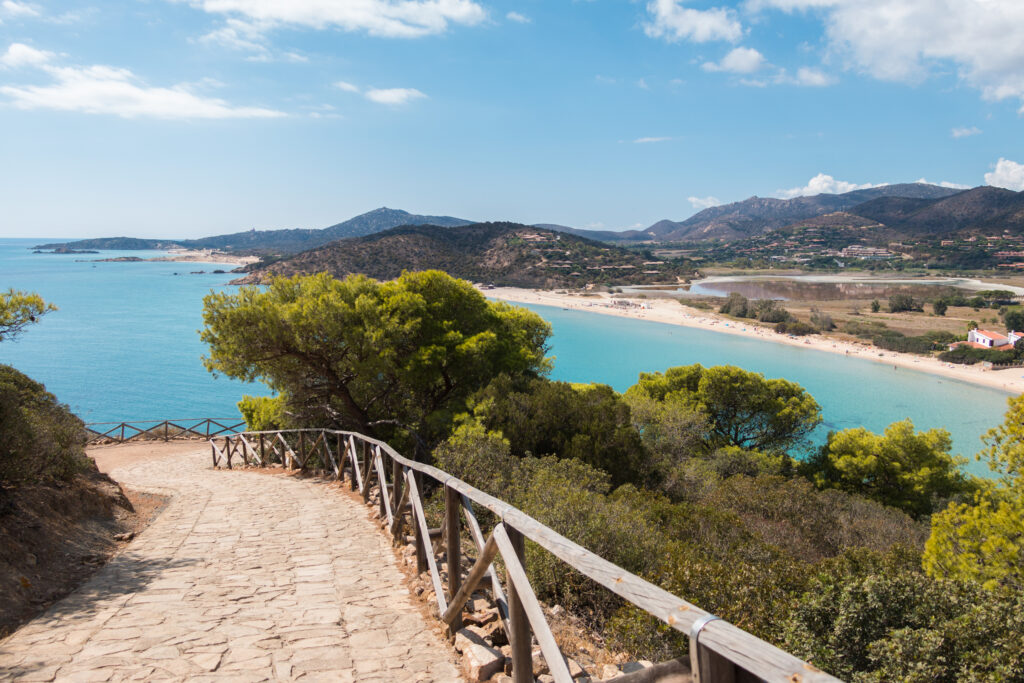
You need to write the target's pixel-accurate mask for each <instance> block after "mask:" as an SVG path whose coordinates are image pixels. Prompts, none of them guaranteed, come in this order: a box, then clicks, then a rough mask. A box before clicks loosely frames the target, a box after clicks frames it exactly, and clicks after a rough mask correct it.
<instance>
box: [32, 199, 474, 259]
mask: <svg viewBox="0 0 1024 683" xmlns="http://www.w3.org/2000/svg"><path fill="white" fill-rule="evenodd" d="M471 222H472V221H467V220H464V219H462V218H453V217H452V216H421V215H417V214H412V213H409V212H408V211H402V210H400V209H389V208H387V207H381V208H379V209H374V210H373V211H369V212H367V213H364V214H361V215H359V216H356V217H355V218H350V219H348V220H347V221H344V222H342V223H337V224H335V225H332V226H329V227H327V228H323V229H321V230H314V229H301V228H297V229H285V230H247V231H245V232H235V233H231V234H228V235H214V236H212V237H202V238H200V239H187V240H168V239H137V238H134V237H101V238H96V239H87V240H77V241H74V242H54V243H50V244H40V245H38V246H36V247H33V248H34V249H62V248H63V249H117V250H136V249H215V250H218V251H229V252H245V253H256V254H277V255H281V254H294V253H297V252H301V251H305V250H307V249H313V248H315V247H319V246H322V245H324V244H328V243H329V242H333V241H334V240H337V239H341V238H343V237H359V236H362V235H369V234H372V233H375V232H380V231H381V230H387V229H388V228H394V227H396V226H399V225H440V226H443V227H455V226H459V225H469V224H470V223H471Z"/></svg>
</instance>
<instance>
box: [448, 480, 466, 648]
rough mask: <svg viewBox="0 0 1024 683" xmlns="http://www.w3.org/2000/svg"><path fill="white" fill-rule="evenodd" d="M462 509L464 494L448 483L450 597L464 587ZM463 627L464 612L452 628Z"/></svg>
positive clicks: (456, 629) (455, 620)
mask: <svg viewBox="0 0 1024 683" xmlns="http://www.w3.org/2000/svg"><path fill="white" fill-rule="evenodd" d="M461 509H462V495H461V494H460V493H459V492H458V491H456V490H455V489H453V488H452V487H451V486H448V485H447V484H446V485H445V487H444V526H445V529H446V533H447V536H448V544H447V548H446V549H445V555H446V556H447V559H448V598H449V600H451V599H453V598H454V597H455V594H456V593H458V592H459V588H461V587H462V545H461V541H462V534H461V533H460V526H459V516H460V515H459V511H460V510H461ZM460 628H462V612H461V611H460V612H459V613H458V615H456V617H455V619H454V621H452V630H454V631H458V630H459V629H460Z"/></svg>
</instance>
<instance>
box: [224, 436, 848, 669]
mask: <svg viewBox="0 0 1024 683" xmlns="http://www.w3.org/2000/svg"><path fill="white" fill-rule="evenodd" d="M210 445H211V454H212V458H213V465H214V467H227V468H231V467H232V465H233V464H244V465H249V466H267V465H271V464H281V465H283V466H284V467H286V468H289V469H300V470H308V471H313V470H322V471H324V472H326V473H327V474H328V476H333V477H334V478H335V479H338V480H344V479H345V477H346V476H347V478H348V481H349V482H350V485H351V487H352V490H353V491H358V492H359V493H360V494H361V495H362V498H363V501H364V502H365V503H367V504H370V501H371V493H373V494H375V497H376V498H377V501H376V505H378V506H379V510H380V517H381V519H382V520H383V521H385V522H386V524H387V528H388V530H389V531H390V533H391V534H392V536H393V538H394V539H395V540H396V543H398V542H401V541H399V539H404V538H405V535H404V530H405V528H406V527H407V526H408V527H410V528H411V531H412V532H413V535H414V537H415V546H416V564H417V570H418V571H419V572H421V573H422V572H424V571H427V572H429V574H430V580H431V583H432V584H433V588H434V596H435V599H436V601H437V611H438V615H439V617H440V619H441V620H442V621H443V622H444V624H445V625H446V626H447V628H448V629H450V631H455V630H458V629H460V628H462V621H463V610H464V608H465V607H466V603H467V601H468V600H469V598H470V597H471V595H472V593H473V592H474V591H475V590H477V588H478V587H479V586H480V584H481V583H483V582H485V581H486V582H487V583H488V584H489V585H490V588H491V594H492V598H493V600H494V602H495V604H496V605H497V607H498V612H499V617H500V620H501V623H502V626H503V628H504V631H505V634H506V635H507V636H508V641H509V644H510V646H511V660H512V676H513V680H514V681H516V683H527V682H529V683H532V682H533V659H532V639H533V638H536V641H537V644H538V645H539V646H540V650H541V653H542V654H543V657H544V659H545V661H546V663H547V665H548V668H549V671H550V674H551V675H552V676H553V677H554V679H555V681H557V682H558V683H572V681H573V679H572V676H571V675H570V673H569V667H568V664H567V662H566V659H565V657H564V656H563V654H562V652H561V651H560V649H559V647H558V644H557V643H556V642H555V638H554V636H553V635H552V632H551V628H550V627H549V625H548V623H547V620H546V618H545V616H544V612H543V610H542V609H541V605H540V602H539V601H538V600H537V596H536V595H535V594H534V591H533V588H532V586H531V585H530V581H529V578H528V577H527V574H526V570H525V567H524V554H525V553H524V551H525V540H526V539H529V540H531V541H533V542H534V543H536V544H537V545H538V546H540V547H541V548H544V549H545V550H546V551H547V552H549V553H551V554H552V555H554V556H555V557H557V558H559V559H560V560H561V561H562V562H564V563H565V564H566V565H568V566H569V567H571V568H572V569H575V570H576V571H578V572H580V573H581V574H584V575H585V576H587V577H588V578H590V579H591V580H593V581H595V582H596V583H598V584H600V585H601V586H602V587H604V588H605V589H607V590H609V591H611V592H612V593H615V594H616V595H618V596H620V597H621V598H623V599H625V600H627V601H629V602H630V603H632V604H633V605H636V606H637V607H639V608H641V609H643V610H644V611H646V612H647V613H648V614H651V615H653V616H655V617H657V618H658V619H660V620H661V621H662V622H664V623H666V624H668V625H669V626H670V627H671V628H673V629H675V630H677V631H680V632H681V633H684V634H686V635H687V636H688V638H689V642H690V656H689V667H686V663H685V660H682V659H680V660H672V661H670V662H665V663H663V664H659V665H656V666H655V667H653V668H650V669H647V670H645V671H644V672H639V673H633V674H625V675H623V676H621V677H619V678H617V679H615V680H617V681H621V682H622V683H627V682H629V681H656V680H659V679H661V678H662V677H666V678H667V677H669V676H678V675H679V674H680V673H689V674H690V675H691V676H692V680H693V681H695V682H700V683H710V682H712V681H713V682H715V683H719V682H721V683H733V682H740V683H745V682H747V681H779V682H782V681H786V682H789V683H811V682H814V683H818V682H824V681H836V680H838V679H836V678H834V677H833V676H831V675H829V674H827V673H824V672H822V671H820V670H818V669H817V668H815V667H814V666H813V665H811V664H809V663H807V662H804V661H801V660H800V659H798V658H796V657H794V656H793V655H790V654H789V653H787V652H784V651H782V650H780V649H779V648H777V647H775V646H773V645H771V644H769V643H766V642H765V641H763V640H761V639H759V638H757V637H756V636H753V635H751V634H750V633H747V632H746V631H743V630H742V629H740V628H738V627H736V626H734V625H732V624H730V623H728V622H727V621H725V620H723V619H721V618H719V617H716V616H714V615H712V614H710V613H708V612H706V611H704V610H702V609H700V608H699V607H697V606H696V605H693V604H691V603H689V602H687V601H686V600H683V599H682V598H679V597H676V596H675V595H672V594H671V593H669V592H667V591H665V590H663V589H661V588H659V587H657V586H655V585H654V584H652V583H649V582H647V581H645V580H643V579H641V578H640V577H639V576H636V575H634V574H631V573H629V572H627V571H626V570H624V569H622V568H621V567H618V566H616V565H614V564H612V563H611V562H608V561H607V560H605V559H603V558H601V557H600V556H598V555H595V554H594V553H592V552H590V551H589V550H587V549H586V548H583V547H582V546H580V545H577V544H576V543H573V542H572V541H570V540H569V539H567V538H565V537H564V536H561V535H560V534H558V533H556V532H555V531H553V530H552V529H550V528H548V527H546V526H544V525H543V524H541V523H540V522H538V521H537V520H535V519H533V518H532V517H530V516H528V515H526V514H525V513H523V512H521V511H520V510H518V509H516V508H514V507H512V506H511V505H509V504H508V503H505V502H504V501H501V500H498V499H497V498H494V497H493V496H490V495H488V494H486V493H484V492H483V491H479V490H477V489H475V488H473V487H472V486H470V485H469V484H467V483H466V482H464V481H461V480H459V479H456V478H455V477H453V476H451V475H450V474H448V473H446V472H443V471H442V470H439V469H437V468H435V467H431V466H429V465H425V464H423V463H420V462H415V461H413V460H409V459H408V458H405V457H403V456H402V455H400V454H398V453H397V452H395V451H394V450H393V449H392V448H391V447H390V446H388V445H387V444H386V443H384V442H381V441H378V440H376V439H372V438H370V437H367V436H363V435H361V434H357V433H353V432H346V431H335V430H325V429H305V430H289V431H271V432H243V433H239V434H233V435H228V436H225V437H223V439H222V440H221V441H220V442H219V443H218V440H217V439H211V440H210ZM238 461H241V462H240V463H239V462H238ZM424 479H430V480H432V481H433V482H435V483H436V485H437V486H440V487H443V491H444V501H445V504H444V522H443V524H442V526H441V528H440V529H430V528H429V526H428V524H427V518H426V515H425V514H424V511H423V497H422V493H423V491H424ZM474 506H480V507H481V508H484V509H486V510H489V511H490V512H491V513H493V514H494V516H495V517H496V518H497V519H498V520H500V521H499V522H498V523H497V524H496V525H495V527H494V528H493V529H492V530H491V531H490V532H489V533H488V534H487V535H486V536H485V535H484V532H483V530H482V529H481V527H480V524H479V522H478V520H477V516H476V514H475V512H474ZM463 518H464V519H465V525H463ZM464 532H466V533H468V536H469V539H470V540H471V541H472V546H474V547H475V548H476V552H477V558H476V561H475V562H474V563H473V564H472V566H471V567H470V568H469V571H468V574H467V575H466V578H465V580H463V576H462V575H463V572H462V569H463V564H464V562H463V558H462V544H461V540H462V538H463V533H464ZM437 539H439V541H440V542H439V543H437V545H438V546H439V547H440V548H441V549H443V551H444V555H445V558H446V561H447V563H448V572H447V585H444V582H443V580H442V573H441V571H440V570H439V566H438V557H437V555H435V549H434V546H435V542H436V541H437ZM499 557H500V559H501V562H502V564H503V565H504V577H503V578H504V583H503V582H502V580H501V577H499V573H498V570H497V569H496V567H495V560H496V559H498V558H499Z"/></svg>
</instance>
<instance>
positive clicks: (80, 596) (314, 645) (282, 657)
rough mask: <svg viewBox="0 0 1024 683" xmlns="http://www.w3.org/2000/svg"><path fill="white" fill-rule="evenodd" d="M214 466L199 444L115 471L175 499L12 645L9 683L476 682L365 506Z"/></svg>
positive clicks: (288, 481) (2, 669) (286, 480)
mask: <svg viewBox="0 0 1024 683" xmlns="http://www.w3.org/2000/svg"><path fill="white" fill-rule="evenodd" d="M161 446H162V444H154V445H153V446H152V448H153V450H154V452H157V453H159V451H160V449H161ZM208 463H209V449H208V447H205V446H202V445H199V446H197V449H196V452H195V454H194V455H185V456H182V455H175V456H168V457H162V458H155V459H147V460H146V461H141V462H137V463H135V464H131V465H128V466H126V467H122V468H120V469H118V470H115V471H114V472H113V473H112V475H113V477H114V478H115V479H117V480H118V481H119V482H121V483H122V484H124V485H126V486H130V487H133V488H135V489H141V490H148V491H152V492H154V493H160V494H163V495H168V496H170V497H171V500H170V503H169V504H168V506H167V507H166V508H165V509H164V511H163V512H162V513H161V515H160V516H159V517H158V518H157V519H156V520H155V521H154V522H153V524H152V525H151V526H150V527H149V528H148V529H146V530H145V531H144V532H143V533H142V534H140V535H139V536H138V537H137V538H136V539H135V540H134V541H132V543H131V544H130V545H128V546H127V547H126V548H125V550H124V551H122V552H121V553H120V554H119V555H117V556H116V557H115V558H114V559H112V560H111V561H110V562H109V563H108V564H107V565H106V566H105V567H103V568H102V569H101V570H100V571H99V572H97V574H96V575H95V576H94V577H93V578H92V579H91V580H90V581H88V582H87V583H86V584H85V585H83V586H82V587H81V588H80V589H79V590H78V591H76V592H75V593H73V594H72V595H70V596H68V597H67V598H65V599H64V600H62V601H60V602H58V603H57V604H55V605H53V606H52V607H51V608H50V609H49V610H47V612H46V613H44V614H43V615H41V616H40V617H39V618H37V619H36V620H34V621H32V622H30V623H29V624H26V625H25V626H24V627H23V628H21V629H20V630H18V631H17V632H15V633H14V634H13V635H11V636H10V637H9V638H7V639H6V640H3V641H0V681H3V680H7V679H8V678H12V677H17V679H18V680H26V681H32V680H39V681H52V680H60V681H65V680H67V681H99V682H100V683H106V682H107V681H128V680H145V681H149V680H153V681H157V680H175V681H185V680H188V681H199V682H201V681H217V682H218V683H223V682H224V681H264V680H296V679H300V680H303V681H317V680H323V681H334V682H340V683H345V682H346V681H356V680H359V681H360V682H361V683H362V682H366V683H371V682H372V681H375V680H381V681H399V682H404V681H410V682H411V681H459V680H462V677H461V676H460V674H459V670H458V667H457V666H456V665H455V664H453V663H452V661H451V659H450V657H449V655H448V649H447V646H446V645H445V644H444V642H443V641H442V640H441V639H440V638H439V637H438V636H437V635H435V631H434V630H433V629H432V628H431V627H430V626H428V625H427V623H426V621H425V619H424V617H422V616H421V615H420V612H419V611H418V609H417V608H416V607H415V605H414V604H413V603H412V598H411V597H410V592H409V590H408V588H407V587H406V585H405V582H404V581H405V580H404V578H403V575H402V574H401V573H400V572H399V571H398V568H397V565H396V562H395V556H394V554H393V552H392V550H391V545H390V542H389V541H388V539H386V538H385V537H384V536H383V534H382V532H381V530H380V528H379V525H377V524H375V523H374V522H373V521H372V520H371V518H370V517H369V516H368V514H367V508H366V507H365V506H362V505H360V504H359V503H357V502H355V501H353V500H352V499H350V498H349V497H347V496H346V495H344V494H339V492H338V491H336V490H333V489H331V488H328V487H326V486H323V485H320V484H316V483H313V482H310V481H304V480H302V479H297V478H293V477H277V476H267V475H263V474H256V473H251V472H243V471H230V472H229V471H215V470H211V469H210V468H209V464H208ZM498 654H499V656H501V655H500V653H498ZM502 658H503V657H502Z"/></svg>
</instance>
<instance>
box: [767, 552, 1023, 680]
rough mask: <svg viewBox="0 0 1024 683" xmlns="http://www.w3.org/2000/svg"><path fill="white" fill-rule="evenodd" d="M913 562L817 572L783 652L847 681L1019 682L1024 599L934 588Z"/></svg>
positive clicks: (852, 560) (864, 560)
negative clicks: (808, 660)
mask: <svg viewBox="0 0 1024 683" xmlns="http://www.w3.org/2000/svg"><path fill="white" fill-rule="evenodd" d="M914 559H915V558H914V556H913V555H907V554H903V555H902V556H901V555H900V553H898V552H897V553H890V554H889V555H888V556H878V555H874V556H871V555H865V554H864V553H853V554H851V556H849V557H844V558H840V559H839V560H838V561H836V562H834V563H831V564H829V565H826V566H824V567H823V571H822V572H821V573H820V574H819V575H818V576H817V577H816V578H815V580H814V581H812V582H811V584H810V585H809V586H808V589H807V591H806V592H805V593H804V594H803V596H802V597H801V598H800V600H799V602H798V604H797V605H796V607H795V609H794V610H793V612H792V616H791V620H790V623H789V624H788V625H787V627H786V633H785V637H784V640H785V646H786V648H787V649H789V650H790V651H791V652H793V653H794V654H796V655H797V656H799V657H803V658H806V659H810V660H812V661H813V662H814V664H815V665H816V666H819V667H821V668H823V669H825V670H827V671H829V672H830V673H832V674H834V675H836V676H839V677H840V678H845V679H849V680H853V681H879V682H881V681H921V682H924V681H928V682H933V681H934V682H937V683H954V682H955V681H1010V680H1020V679H1021V677H1022V676H1024V640H1022V639H1021V638H1020V633H1021V632H1022V628H1024V597H1022V596H1021V595H1020V594H1013V593H1009V592H993V591H986V590H984V589H982V588H981V587H980V585H978V584H972V583H958V582H953V581H934V580H932V579H929V578H928V577H926V576H925V575H924V574H922V573H921V572H920V571H919V570H918V569H917V568H916V567H915V566H914V565H913V561H914Z"/></svg>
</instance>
